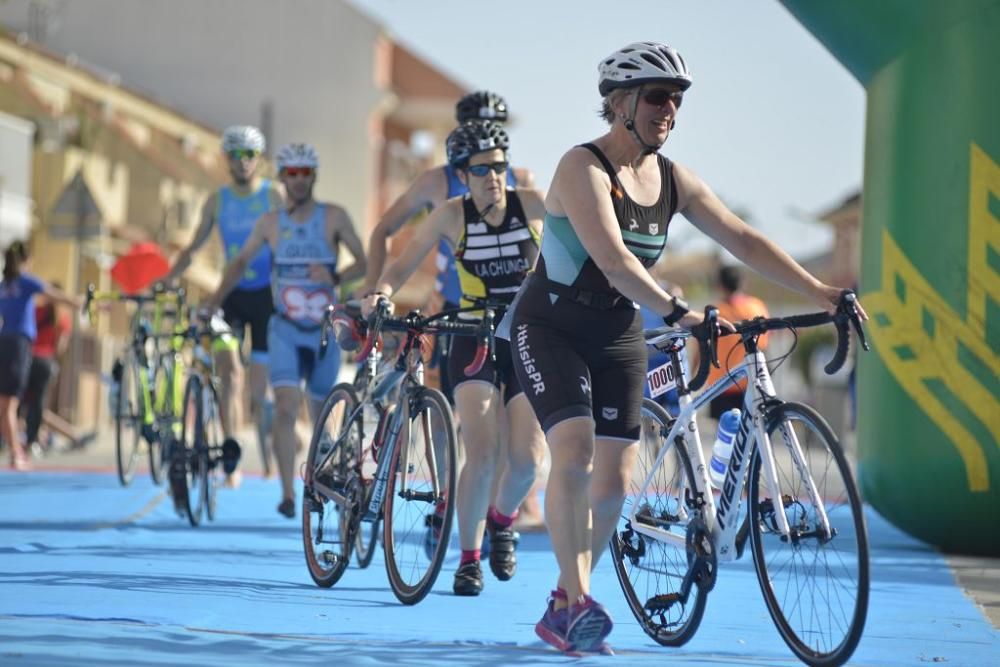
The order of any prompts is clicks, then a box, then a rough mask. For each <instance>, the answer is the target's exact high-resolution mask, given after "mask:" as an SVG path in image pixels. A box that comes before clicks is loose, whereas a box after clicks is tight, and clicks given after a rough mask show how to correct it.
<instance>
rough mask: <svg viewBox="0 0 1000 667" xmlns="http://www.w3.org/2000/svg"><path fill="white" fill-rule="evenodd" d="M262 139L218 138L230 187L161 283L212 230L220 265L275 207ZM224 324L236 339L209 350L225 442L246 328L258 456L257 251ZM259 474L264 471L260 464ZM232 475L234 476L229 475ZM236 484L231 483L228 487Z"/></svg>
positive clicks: (263, 322)
mask: <svg viewBox="0 0 1000 667" xmlns="http://www.w3.org/2000/svg"><path fill="white" fill-rule="evenodd" d="M264 146H265V143H264V135H263V134H262V133H261V131H260V130H258V129H257V128H256V127H253V126H250V125H233V126H231V127H228V128H226V130H225V131H224V132H223V133H222V150H223V151H224V152H225V154H226V157H227V159H228V163H229V174H230V177H231V178H232V182H231V183H230V184H229V185H226V186H223V187H221V188H219V189H218V190H216V191H215V192H213V193H212V194H211V195H210V196H209V197H208V200H207V201H206V202H205V205H204V207H202V213H201V223H200V224H199V225H198V229H197V230H195V234H194V237H193V238H192V239H191V243H190V244H188V246H187V247H186V248H184V250H182V251H181V253H180V255H178V257H177V260H176V261H175V262H174V266H173V267H172V268H171V270H170V273H169V274H168V275H167V278H166V281H167V282H172V281H173V280H175V279H177V278H179V277H180V276H181V275H182V274H183V273H184V271H185V270H187V268H188V266H189V265H190V264H191V256H192V255H193V254H194V253H195V252H196V251H197V250H198V249H199V248H201V247H202V246H203V245H204V244H205V242H206V241H207V240H208V237H209V236H210V235H211V233H212V229H213V228H215V227H218V229H219V236H220V237H221V241H222V247H223V250H224V252H225V256H226V261H227V262H229V261H231V260H232V259H233V258H234V257H236V255H237V254H239V252H240V250H242V249H243V246H244V245H245V244H246V242H247V239H248V238H249V237H250V232H251V230H253V226H254V223H255V222H256V221H257V219H258V218H260V217H261V216H262V215H263V214H265V213H267V212H268V211H273V210H276V209H278V208H280V207H281V204H282V195H281V191H280V190H279V188H278V187H277V186H276V184H275V183H273V182H272V181H271V180H269V179H266V178H260V177H259V176H258V175H257V171H258V169H259V167H260V164H261V161H260V156H261V153H262V152H263V151H264ZM222 310H223V314H224V317H225V319H226V322H227V323H228V324H229V326H230V327H232V329H233V331H234V332H235V333H236V334H237V336H236V337H235V338H232V339H230V340H229V341H218V342H217V343H216V344H215V348H214V350H215V368H216V373H217V374H218V376H219V378H220V380H221V382H220V386H221V387H222V395H221V397H220V400H221V409H222V423H223V425H224V427H225V430H226V436H227V437H231V436H233V435H234V434H235V431H236V428H237V426H238V425H239V424H240V423H241V422H242V420H241V419H240V407H241V405H242V396H243V387H244V375H243V364H242V363H241V362H240V354H239V345H240V340H242V338H243V335H244V333H245V331H246V329H247V328H249V329H250V349H251V352H250V409H251V411H252V413H253V416H254V421H255V422H256V426H257V437H258V438H259V439H260V441H261V448H260V451H262V452H266V451H270V447H266V446H265V444H266V439H267V438H268V437H269V436H270V432H271V421H272V417H273V412H274V406H273V404H272V403H271V401H270V400H269V399H268V396H267V373H268V370H267V363H268V354H267V323H268V320H269V319H270V318H271V313H272V312H273V311H274V308H273V305H272V303H271V253H270V251H269V250H268V249H267V248H263V249H262V250H261V251H260V253H259V254H257V255H256V256H255V257H254V258H253V259H252V261H251V262H250V263H249V265H248V266H247V268H246V270H245V271H244V272H243V274H242V275H241V276H240V280H239V283H237V285H236V287H235V289H234V290H233V291H232V293H231V294H230V295H229V296H228V298H227V299H226V300H225V302H223V304H222ZM261 464H262V465H264V466H265V470H268V469H270V467H271V466H270V464H269V462H267V461H262V462H261ZM234 475H238V473H234ZM237 483H238V480H237V479H236V478H235V477H233V478H231V479H230V480H229V484H230V485H235V484H237Z"/></svg>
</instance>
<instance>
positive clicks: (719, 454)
mask: <svg viewBox="0 0 1000 667" xmlns="http://www.w3.org/2000/svg"><path fill="white" fill-rule="evenodd" d="M739 427H740V410H739V408H733V409H732V410H727V411H726V412H723V413H722V417H720V418H719V431H718V433H716V436H715V444H714V445H713V446H712V460H711V462H710V463H709V464H708V476H709V478H711V480H712V485H713V486H714V487H715V488H717V489H721V488H722V483H723V482H724V481H725V479H726V468H728V467H729V457H730V456H732V455H733V438H735V437H736V431H737V430H738V429H739Z"/></svg>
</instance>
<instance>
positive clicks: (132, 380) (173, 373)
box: [84, 284, 185, 486]
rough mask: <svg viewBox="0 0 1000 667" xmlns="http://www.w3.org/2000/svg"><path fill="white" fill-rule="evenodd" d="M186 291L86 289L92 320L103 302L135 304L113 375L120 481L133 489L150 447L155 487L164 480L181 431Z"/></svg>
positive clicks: (86, 308)
mask: <svg viewBox="0 0 1000 667" xmlns="http://www.w3.org/2000/svg"><path fill="white" fill-rule="evenodd" d="M184 298H185V297H184V291H183V290H168V289H166V288H165V287H163V286H162V285H156V286H155V287H154V288H153V290H152V291H151V292H149V293H144V294H124V293H122V292H118V291H104V292H101V291H98V290H97V289H96V288H95V286H94V285H92V284H91V285H88V286H87V297H86V301H85V303H84V312H85V313H86V315H87V316H88V317H89V318H90V319H93V310H94V307H95V306H96V305H97V304H98V303H100V302H105V303H107V302H122V303H132V304H135V309H134V311H133V313H132V317H131V323H130V325H129V341H128V345H127V346H126V349H125V351H124V352H123V353H122V355H121V356H120V357H119V358H118V359H116V360H115V362H114V364H113V366H112V369H111V393H110V398H109V403H110V409H111V415H112V417H113V419H114V421H115V464H116V469H117V472H118V480H119V481H120V482H121V484H122V486H128V485H129V484H130V483H131V482H132V478H133V477H134V475H135V469H136V465H137V464H138V460H139V458H140V455H141V444H142V443H143V442H145V445H146V450H147V454H148V457H149V473H150V476H151V477H152V479H153V483H154V484H159V483H160V482H161V481H162V480H163V466H164V462H165V461H166V458H165V455H164V451H165V446H166V445H168V444H169V441H170V439H172V438H174V437H176V435H177V432H178V427H179V417H180V405H181V399H182V389H183V384H182V380H181V379H182V378H183V375H184V371H183V359H182V358H181V355H180V353H179V352H180V347H179V346H180V343H179V339H178V337H177V336H176V331H175V329H176V328H177V327H178V326H183V324H182V313H183V309H184Z"/></svg>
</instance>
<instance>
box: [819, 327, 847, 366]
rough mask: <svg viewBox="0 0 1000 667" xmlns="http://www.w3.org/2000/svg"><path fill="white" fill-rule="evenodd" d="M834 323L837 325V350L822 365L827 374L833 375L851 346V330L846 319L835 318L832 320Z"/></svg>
mask: <svg viewBox="0 0 1000 667" xmlns="http://www.w3.org/2000/svg"><path fill="white" fill-rule="evenodd" d="M834 324H835V325H836V326H837V351H836V353H834V355H833V359H831V360H830V363H828V364H827V365H826V366H824V367H823V370H824V371H826V374H827V375H833V374H834V373H836V372H837V371H839V370H840V367H841V366H843V365H844V362H845V361H847V352H848V351H849V349H850V346H851V331H850V329H849V328H848V325H847V320H846V319H844V318H837V319H835V320H834Z"/></svg>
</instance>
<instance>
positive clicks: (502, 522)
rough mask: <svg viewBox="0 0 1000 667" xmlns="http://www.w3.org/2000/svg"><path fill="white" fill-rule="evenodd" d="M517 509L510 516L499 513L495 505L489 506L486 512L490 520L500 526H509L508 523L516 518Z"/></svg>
mask: <svg viewBox="0 0 1000 667" xmlns="http://www.w3.org/2000/svg"><path fill="white" fill-rule="evenodd" d="M517 514H518V511H517V510H514V513H513V514H512V515H510V516H507V515H505V514H501V513H500V512H499V511H498V510H497V508H496V507H490V511H489V513H488V514H487V516H489V518H490V521H492V522H493V523H495V524H496V525H498V526H500V527H501V528H510V525H511V524H512V523H514V519H516V518H517Z"/></svg>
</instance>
